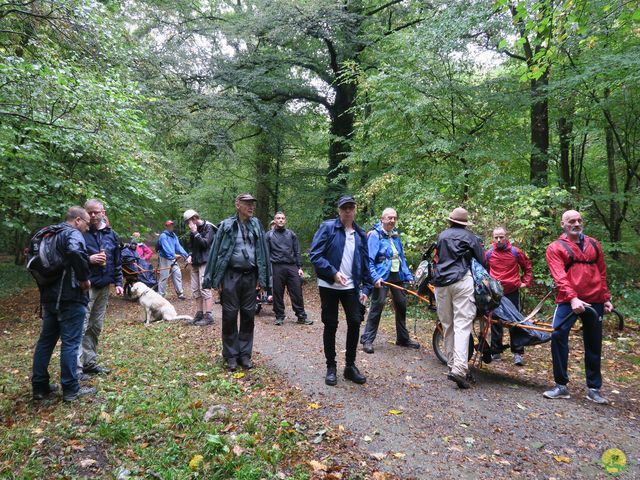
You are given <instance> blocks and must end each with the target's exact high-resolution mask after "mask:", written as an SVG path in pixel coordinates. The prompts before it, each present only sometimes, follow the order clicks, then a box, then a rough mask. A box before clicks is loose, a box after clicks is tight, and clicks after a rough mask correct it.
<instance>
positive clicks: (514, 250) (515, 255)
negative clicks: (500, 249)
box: [511, 245, 518, 260]
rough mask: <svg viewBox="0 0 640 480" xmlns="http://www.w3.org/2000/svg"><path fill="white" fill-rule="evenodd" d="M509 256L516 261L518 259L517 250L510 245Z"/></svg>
mask: <svg viewBox="0 0 640 480" xmlns="http://www.w3.org/2000/svg"><path fill="white" fill-rule="evenodd" d="M511 254H512V255H513V257H514V258H515V259H516V260H517V259H518V250H517V249H516V247H514V246H513V245H511Z"/></svg>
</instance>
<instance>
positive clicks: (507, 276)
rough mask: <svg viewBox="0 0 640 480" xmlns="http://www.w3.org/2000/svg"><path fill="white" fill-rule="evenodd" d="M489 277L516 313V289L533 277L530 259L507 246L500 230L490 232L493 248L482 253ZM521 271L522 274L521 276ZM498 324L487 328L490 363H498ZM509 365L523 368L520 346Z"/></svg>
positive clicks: (527, 285)
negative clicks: (496, 283)
mask: <svg viewBox="0 0 640 480" xmlns="http://www.w3.org/2000/svg"><path fill="white" fill-rule="evenodd" d="M485 256H486V258H487V270H488V272H489V274H490V275H491V276H492V277H493V278H495V279H496V280H498V281H499V282H500V285H502V289H503V291H504V296H505V297H507V298H508V299H509V300H510V301H511V303H513V305H514V306H515V307H516V308H517V309H518V311H520V289H521V288H527V287H530V286H531V281H532V280H533V274H532V269H531V260H529V257H527V254H526V253H524V252H523V251H522V250H520V249H519V248H518V247H516V246H514V245H512V244H511V242H510V241H509V238H508V237H507V230H506V229H505V228H504V227H497V228H495V229H494V230H493V245H491V248H489V249H488V250H487V252H486V254H485ZM521 272H522V273H521ZM502 336H503V328H502V325H498V324H497V323H494V324H492V325H491V351H492V352H494V353H493V355H492V356H491V359H492V360H494V361H495V360H500V359H501V355H500V352H502ZM511 352H512V353H513V363H515V364H516V365H518V366H522V365H524V347H520V348H514V347H511Z"/></svg>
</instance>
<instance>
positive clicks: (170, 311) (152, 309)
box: [131, 282, 193, 325]
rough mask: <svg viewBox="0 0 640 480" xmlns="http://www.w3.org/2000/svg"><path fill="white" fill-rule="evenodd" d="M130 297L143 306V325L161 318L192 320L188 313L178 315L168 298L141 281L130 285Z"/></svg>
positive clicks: (166, 319)
mask: <svg viewBox="0 0 640 480" xmlns="http://www.w3.org/2000/svg"><path fill="white" fill-rule="evenodd" d="M131 297H132V298H135V299H136V300H138V302H140V305H142V306H143V307H144V314H145V318H144V324H145V325H149V323H150V322H159V321H161V320H165V321H171V320H193V317H190V316H189V315H178V314H177V312H176V309H175V308H174V306H173V305H171V303H169V300H167V299H166V298H164V297H163V296H162V295H160V294H159V293H158V292H155V291H154V290H152V289H151V288H149V287H147V286H146V285H145V284H144V283H142V282H136V283H134V284H133V286H132V287H131Z"/></svg>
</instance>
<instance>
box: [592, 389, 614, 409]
mask: <svg viewBox="0 0 640 480" xmlns="http://www.w3.org/2000/svg"><path fill="white" fill-rule="evenodd" d="M587 400H591V401H592V402H595V403H598V404H600V405H607V404H608V403H609V400H607V399H606V398H604V397H603V396H602V395H600V389H599V388H590V389H589V390H587Z"/></svg>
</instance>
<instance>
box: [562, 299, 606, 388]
mask: <svg viewBox="0 0 640 480" xmlns="http://www.w3.org/2000/svg"><path fill="white" fill-rule="evenodd" d="M591 307H592V308H593V309H594V310H595V311H596V313H597V315H594V314H593V312H592V311H591V310H586V311H585V312H584V313H580V314H575V313H573V310H572V309H571V304H570V303H559V304H558V305H557V306H556V312H555V314H554V315H553V328H554V330H553V333H552V334H551V357H552V359H553V377H554V380H555V381H556V383H557V384H558V385H566V384H567V383H569V375H568V373H567V364H568V363H569V332H570V331H571V327H573V324H574V323H576V320H578V317H580V318H581V319H582V339H583V342H584V370H585V374H586V377H587V387H589V388H600V387H601V386H602V374H601V373H600V363H601V353H602V315H603V314H604V305H603V304H602V303H592V304H591Z"/></svg>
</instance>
